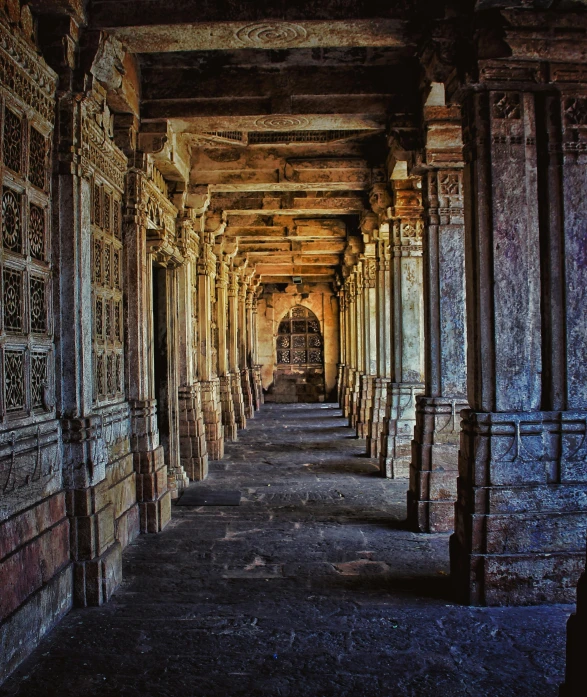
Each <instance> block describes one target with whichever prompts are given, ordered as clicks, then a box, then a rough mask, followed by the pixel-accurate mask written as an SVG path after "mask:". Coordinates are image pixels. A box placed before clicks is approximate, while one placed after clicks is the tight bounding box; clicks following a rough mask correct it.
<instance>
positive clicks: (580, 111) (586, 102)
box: [564, 97, 587, 126]
mask: <svg viewBox="0 0 587 697" xmlns="http://www.w3.org/2000/svg"><path fill="white" fill-rule="evenodd" d="M564 112H565V121H566V123H567V124H571V125H573V126H585V125H587V99H586V98H585V97H570V98H568V99H565V104H564Z"/></svg>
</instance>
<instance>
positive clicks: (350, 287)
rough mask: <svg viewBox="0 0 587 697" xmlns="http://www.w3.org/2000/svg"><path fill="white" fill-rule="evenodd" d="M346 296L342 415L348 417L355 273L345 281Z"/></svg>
mask: <svg viewBox="0 0 587 697" xmlns="http://www.w3.org/2000/svg"><path fill="white" fill-rule="evenodd" d="M345 288H346V297H347V321H346V323H345V324H346V335H347V340H346V345H347V360H348V367H347V371H346V382H345V386H344V400H343V405H342V415H343V416H344V417H346V418H350V413H351V395H352V391H353V386H354V382H355V375H356V372H357V344H356V334H357V313H356V303H357V289H356V282H355V274H354V273H352V272H351V273H350V274H349V276H348V277H347V279H346V281H345Z"/></svg>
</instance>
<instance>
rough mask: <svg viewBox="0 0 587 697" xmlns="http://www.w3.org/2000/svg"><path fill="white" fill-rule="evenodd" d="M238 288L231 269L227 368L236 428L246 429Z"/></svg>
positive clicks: (229, 277)
mask: <svg viewBox="0 0 587 697" xmlns="http://www.w3.org/2000/svg"><path fill="white" fill-rule="evenodd" d="M238 288H239V278H238V272H237V271H235V270H234V269H233V268H232V267H231V269H230V271H229V272H228V367H229V370H230V387H231V393H232V403H233V406H234V418H235V421H236V425H237V427H238V428H246V425H247V418H246V416H245V404H244V401H243V391H242V386H241V374H240V363H239V355H238V353H239V352H238V349H239V344H238V337H239V330H238V322H239V314H238V309H239V308H238Z"/></svg>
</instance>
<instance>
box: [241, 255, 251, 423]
mask: <svg viewBox="0 0 587 697" xmlns="http://www.w3.org/2000/svg"><path fill="white" fill-rule="evenodd" d="M247 290H248V273H247V269H246V268H241V269H240V270H239V293H238V328H239V330H238V338H239V347H238V348H239V352H238V353H239V368H240V375H241V390H242V394H243V404H244V407H245V416H246V418H247V419H252V418H253V417H254V415H255V408H254V406H253V392H252V390H251V374H250V369H249V365H248V358H247V354H248V338H247V329H248V326H247Z"/></svg>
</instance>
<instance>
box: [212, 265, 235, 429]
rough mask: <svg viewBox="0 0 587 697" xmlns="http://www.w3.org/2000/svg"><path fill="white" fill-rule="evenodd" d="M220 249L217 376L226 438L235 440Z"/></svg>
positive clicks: (225, 277) (225, 283)
mask: <svg viewBox="0 0 587 697" xmlns="http://www.w3.org/2000/svg"><path fill="white" fill-rule="evenodd" d="M222 254H223V253H222V251H220V256H219V259H218V264H217V266H218V268H217V273H216V305H217V315H218V319H217V322H218V376H219V380H220V403H221V405H222V424H223V426H224V437H225V438H226V440H232V441H234V440H236V428H237V427H236V419H235V415H234V404H233V401H232V387H231V376H230V372H229V369H228V264H227V262H226V260H225V259H224V257H223V255H222Z"/></svg>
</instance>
